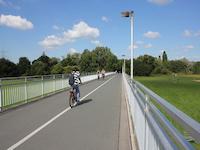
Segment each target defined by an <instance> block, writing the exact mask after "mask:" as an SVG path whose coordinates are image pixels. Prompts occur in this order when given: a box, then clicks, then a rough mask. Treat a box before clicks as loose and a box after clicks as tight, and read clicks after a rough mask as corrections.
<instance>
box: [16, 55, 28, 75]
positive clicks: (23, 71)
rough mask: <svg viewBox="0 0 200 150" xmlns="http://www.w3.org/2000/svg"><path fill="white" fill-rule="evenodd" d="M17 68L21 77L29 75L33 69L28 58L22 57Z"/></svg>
mask: <svg viewBox="0 0 200 150" xmlns="http://www.w3.org/2000/svg"><path fill="white" fill-rule="evenodd" d="M17 67H18V70H19V74H20V75H29V74H30V69H31V62H30V61H29V59H28V58H27V57H20V58H19V63H18V64H17Z"/></svg>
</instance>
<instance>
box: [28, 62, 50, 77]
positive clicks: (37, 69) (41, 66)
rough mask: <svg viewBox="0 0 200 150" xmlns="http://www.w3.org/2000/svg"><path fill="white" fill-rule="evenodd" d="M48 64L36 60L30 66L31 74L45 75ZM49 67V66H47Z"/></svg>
mask: <svg viewBox="0 0 200 150" xmlns="http://www.w3.org/2000/svg"><path fill="white" fill-rule="evenodd" d="M47 68H48V65H47V64H46V63H44V62H42V61H36V62H34V63H33V65H32V66H31V73H32V75H47V74H49V71H47ZM48 69H49V68H48Z"/></svg>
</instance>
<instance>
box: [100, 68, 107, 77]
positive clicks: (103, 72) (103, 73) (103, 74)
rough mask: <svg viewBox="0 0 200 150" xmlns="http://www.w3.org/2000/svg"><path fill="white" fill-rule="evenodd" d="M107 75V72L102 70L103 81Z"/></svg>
mask: <svg viewBox="0 0 200 150" xmlns="http://www.w3.org/2000/svg"><path fill="white" fill-rule="evenodd" d="M105 73H106V72H105V70H104V69H102V70H101V74H102V78H103V79H104V78H105Z"/></svg>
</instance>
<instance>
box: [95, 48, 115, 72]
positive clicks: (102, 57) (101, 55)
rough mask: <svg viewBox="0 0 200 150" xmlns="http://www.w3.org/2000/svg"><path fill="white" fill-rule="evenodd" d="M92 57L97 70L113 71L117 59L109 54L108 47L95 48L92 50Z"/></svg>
mask: <svg viewBox="0 0 200 150" xmlns="http://www.w3.org/2000/svg"><path fill="white" fill-rule="evenodd" d="M93 53H94V54H93V56H94V57H95V58H96V63H97V64H98V68H96V69H103V68H104V69H106V70H107V71H114V69H116V65H117V57H116V56H115V55H114V54H113V53H112V52H111V50H110V49H109V48H108V47H96V48H95V49H94V50H93Z"/></svg>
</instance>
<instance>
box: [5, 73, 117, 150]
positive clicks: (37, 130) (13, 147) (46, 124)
mask: <svg viewBox="0 0 200 150" xmlns="http://www.w3.org/2000/svg"><path fill="white" fill-rule="evenodd" d="M114 77H115V76H114ZM114 77H112V78H110V79H109V80H107V81H106V82H104V83H103V84H101V85H100V86H98V87H97V88H96V89H94V90H93V91H91V92H90V93H88V94H87V95H85V96H84V97H82V98H81V99H80V100H81V101H82V100H83V99H85V98H86V97H88V96H89V95H90V94H92V93H94V92H95V91H96V90H98V89H99V88H100V87H102V86H103V85H105V84H106V83H108V82H109V81H110V80H112V79H113V78H114ZM70 109H71V108H70V107H68V108H66V109H65V110H63V111H62V112H60V113H59V114H57V115H56V116H55V117H53V118H52V119H50V120H49V121H47V122H46V123H45V124H43V125H41V126H40V127H39V128H37V129H36V130H34V131H33V132H31V133H30V134H28V135H27V136H25V137H24V138H23V139H21V140H20V141H18V142H17V143H16V144H14V145H12V146H11V147H9V148H8V149H7V150H14V149H16V148H17V147H18V146H20V145H21V144H23V143H24V142H26V141H27V140H28V139H30V138H31V137H32V136H34V135H35V134H36V133H38V132H39V131H40V130H42V129H43V128H45V127H46V126H48V125H49V124H50V123H52V122H53V121H55V120H56V119H57V118H59V117H60V116H62V115H63V114H64V113H66V112H67V111H69V110H70Z"/></svg>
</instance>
